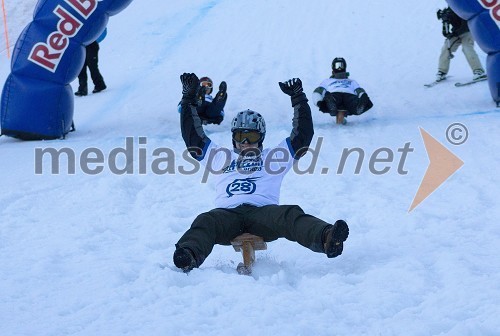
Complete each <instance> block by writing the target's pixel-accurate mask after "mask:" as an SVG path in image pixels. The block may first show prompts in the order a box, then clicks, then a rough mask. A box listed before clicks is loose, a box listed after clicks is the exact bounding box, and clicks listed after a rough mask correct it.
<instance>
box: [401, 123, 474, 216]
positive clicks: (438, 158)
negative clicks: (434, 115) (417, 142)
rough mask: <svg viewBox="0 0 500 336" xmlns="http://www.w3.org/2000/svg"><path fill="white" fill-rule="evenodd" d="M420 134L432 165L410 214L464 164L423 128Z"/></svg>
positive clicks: (421, 184) (428, 169) (418, 191)
mask: <svg viewBox="0 0 500 336" xmlns="http://www.w3.org/2000/svg"><path fill="white" fill-rule="evenodd" d="M420 134H421V135H422V139H423V140H424V145H425V150H426V151H427V155H428V156H429V161H430V163H429V167H427V171H426V172H425V175H424V178H423V179H422V182H421V183H420V186H419V187H418V190H417V194H416V195H415V198H414V199H413V202H412V204H411V206H410V209H409V210H408V212H411V211H412V210H413V209H415V208H416V207H417V206H418V205H419V204H420V203H422V202H423V201H424V200H425V199H426V198H427V197H428V196H429V195H430V194H432V193H433V192H434V191H435V190H436V189H437V188H438V187H439V186H440V185H441V184H443V182H444V181H446V180H447V179H448V178H449V177H450V176H451V175H453V174H454V173H455V172H456V171H457V170H458V169H459V168H460V167H462V166H463V164H464V162H463V161H462V160H460V159H459V158H458V157H457V156H456V155H455V154H453V153H452V152H450V151H449V150H448V149H447V148H446V147H445V146H443V145H442V144H441V143H440V142H439V141H437V140H436V139H434V138H433V137H432V136H431V135H430V134H429V133H427V132H426V131H425V130H424V129H423V128H421V127H420Z"/></svg>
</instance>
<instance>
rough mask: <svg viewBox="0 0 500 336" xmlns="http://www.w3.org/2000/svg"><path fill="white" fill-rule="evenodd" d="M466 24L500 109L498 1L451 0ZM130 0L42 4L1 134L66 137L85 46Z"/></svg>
mask: <svg viewBox="0 0 500 336" xmlns="http://www.w3.org/2000/svg"><path fill="white" fill-rule="evenodd" d="M447 1H448V3H449V5H450V6H451V7H452V8H453V10H454V11H455V12H456V13H457V14H458V15H459V16H461V17H462V18H464V19H466V20H468V22H469V27H470V30H471V33H472V35H473V36H474V38H475V39H476V41H477V44H478V45H479V46H480V48H481V49H482V50H483V51H484V52H486V53H487V54H488V56H487V62H486V63H487V64H486V70H487V73H488V80H489V87H490V91H491V95H492V97H493V100H494V101H495V102H496V103H497V106H498V105H499V104H500V97H499V96H500V28H499V27H500V23H499V22H500V0H447ZM131 2H132V0H39V1H38V3H37V5H36V7H35V11H34V17H33V21H32V22H31V23H30V24H29V25H28V26H27V27H26V28H25V29H24V30H23V32H22V33H21V36H20V37H19V39H18V41H17V42H16V45H15V47H14V53H13V56H12V64H11V73H10V75H9V76H8V77H7V80H6V82H5V84H4V87H3V91H2V98H1V102H0V104H1V105H0V118H1V119H0V126H1V129H2V135H6V136H11V137H15V138H18V139H22V140H43V139H59V138H63V137H64V136H65V135H66V134H67V133H68V132H70V130H71V128H72V123H73V108H74V101H73V91H72V88H71V85H70V83H71V82H72V81H73V80H74V79H75V78H76V77H77V76H78V73H79V72H80V70H81V68H82V66H83V63H84V61H85V46H86V45H88V44H89V43H91V42H92V41H94V40H95V39H96V38H97V37H98V36H99V35H100V34H101V33H102V32H103V31H104V29H105V27H106V25H107V23H108V20H109V17H110V16H112V15H115V14H118V13H119V12H121V11H122V10H123V9H125V8H126V7H127V6H128V5H129V4H130V3H131Z"/></svg>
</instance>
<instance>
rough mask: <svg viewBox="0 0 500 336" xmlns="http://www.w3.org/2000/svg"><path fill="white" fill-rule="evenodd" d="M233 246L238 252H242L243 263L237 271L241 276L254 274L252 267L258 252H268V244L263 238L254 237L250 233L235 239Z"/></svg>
mask: <svg viewBox="0 0 500 336" xmlns="http://www.w3.org/2000/svg"><path fill="white" fill-rule="evenodd" d="M231 245H233V248H234V250H235V251H236V252H239V251H241V254H242V255H243V262H242V263H239V264H238V267H236V270H237V271H238V273H239V274H244V275H250V274H252V265H253V263H254V262H255V251H256V250H267V244H266V242H265V241H264V239H262V237H258V236H254V235H252V234H250V233H244V234H242V235H239V236H238V237H236V238H234V239H233V240H232V241H231Z"/></svg>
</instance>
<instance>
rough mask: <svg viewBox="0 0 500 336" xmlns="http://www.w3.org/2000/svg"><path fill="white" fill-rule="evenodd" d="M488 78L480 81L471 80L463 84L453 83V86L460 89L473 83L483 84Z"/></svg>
mask: <svg viewBox="0 0 500 336" xmlns="http://www.w3.org/2000/svg"><path fill="white" fill-rule="evenodd" d="M487 79H488V78H486V77H485V78H480V79H476V80H471V81H468V82H463V83H460V82H458V83H455V86H456V87H460V86H467V85H471V84H474V83H479V82H484V81H485V80H487Z"/></svg>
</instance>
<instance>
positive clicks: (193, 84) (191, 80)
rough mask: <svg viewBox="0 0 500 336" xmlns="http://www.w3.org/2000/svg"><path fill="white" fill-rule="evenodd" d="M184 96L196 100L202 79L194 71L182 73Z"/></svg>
mask: <svg viewBox="0 0 500 336" xmlns="http://www.w3.org/2000/svg"><path fill="white" fill-rule="evenodd" d="M181 83H182V98H183V99H190V100H191V99H192V100H196V94H197V93H198V89H199V87H200V80H199V79H198V76H196V75H195V74H194V73H183V74H182V75H181Z"/></svg>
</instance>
